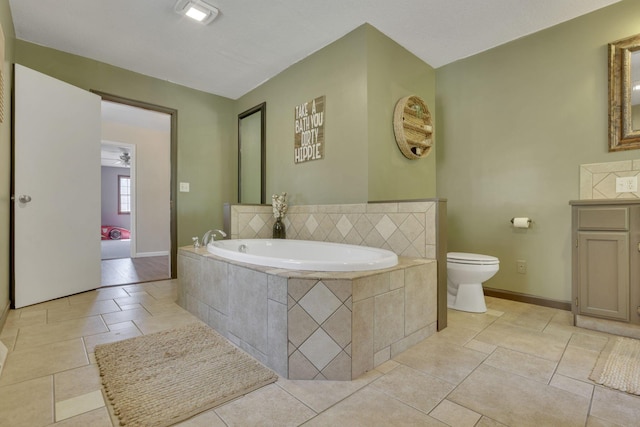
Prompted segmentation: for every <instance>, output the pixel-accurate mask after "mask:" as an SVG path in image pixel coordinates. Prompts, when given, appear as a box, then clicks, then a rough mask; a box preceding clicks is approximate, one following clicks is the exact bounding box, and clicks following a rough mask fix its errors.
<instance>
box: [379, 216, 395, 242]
mask: <svg viewBox="0 0 640 427" xmlns="http://www.w3.org/2000/svg"><path fill="white" fill-rule="evenodd" d="M397 229H398V227H397V226H396V225H395V224H394V223H393V221H391V218H389V217H388V216H387V215H385V216H383V217H382V219H381V220H380V221H378V223H377V224H376V230H378V233H380V235H381V236H382V238H383V239H384V240H387V239H388V238H389V237H391V235H392V234H393V233H394V232H395V231H396V230H397Z"/></svg>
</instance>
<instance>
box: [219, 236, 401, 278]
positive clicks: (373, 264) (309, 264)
mask: <svg viewBox="0 0 640 427" xmlns="http://www.w3.org/2000/svg"><path fill="white" fill-rule="evenodd" d="M230 242H233V243H230ZM255 243H258V244H260V245H267V244H280V243H285V244H292V245H296V244H298V245H303V246H310V245H318V246H319V247H323V248H325V249H327V248H330V247H333V246H336V249H337V248H341V249H343V250H351V251H356V252H358V253H360V254H364V253H366V254H369V255H374V256H375V258H374V259H371V260H345V259H334V260H331V261H329V260H314V259H308V258H304V259H293V258H290V257H286V258H278V257H274V256H265V255H255V254H251V253H243V252H238V251H237V250H235V249H228V248H225V247H222V246H225V245H226V246H235V247H239V246H240V245H247V246H249V245H254V244H255ZM207 251H208V252H209V253H211V254H213V255H216V256H219V257H221V258H225V259H229V260H232V261H238V262H243V263H247V264H255V265H260V266H263V267H273V268H283V269H287V270H301V271H339V272H347V271H374V270H382V269H385V268H391V267H395V266H396V265H398V256H397V255H396V254H395V253H394V252H391V251H389V250H387V249H380V248H373V247H369V246H358V245H350V244H346V243H332V242H318V241H312V240H294V239H286V240H282V239H230V240H219V241H216V242H213V243H210V244H208V245H207Z"/></svg>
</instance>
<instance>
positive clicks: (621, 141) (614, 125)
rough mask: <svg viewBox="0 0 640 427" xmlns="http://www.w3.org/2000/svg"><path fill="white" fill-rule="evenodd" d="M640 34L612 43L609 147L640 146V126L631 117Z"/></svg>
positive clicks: (610, 46)
mask: <svg viewBox="0 0 640 427" xmlns="http://www.w3.org/2000/svg"><path fill="white" fill-rule="evenodd" d="M638 50H640V34H637V35H635V36H631V37H627V38H625V39H622V40H618V41H615V42H613V43H609V151H623V150H636V149H639V148H640V130H634V129H633V126H632V120H631V89H632V88H631V53H632V52H635V51H638Z"/></svg>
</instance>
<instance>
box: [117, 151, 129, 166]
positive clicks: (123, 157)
mask: <svg viewBox="0 0 640 427" xmlns="http://www.w3.org/2000/svg"><path fill="white" fill-rule="evenodd" d="M118 164H121V165H123V166H126V167H129V166H131V155H130V154H129V153H128V152H126V151H125V152H124V153H122V154H120V160H119V161H118Z"/></svg>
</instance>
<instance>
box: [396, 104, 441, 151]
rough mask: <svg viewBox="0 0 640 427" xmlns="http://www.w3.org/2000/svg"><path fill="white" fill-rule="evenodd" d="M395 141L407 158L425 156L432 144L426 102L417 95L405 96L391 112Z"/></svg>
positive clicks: (429, 116) (430, 125)
mask: <svg viewBox="0 0 640 427" xmlns="http://www.w3.org/2000/svg"><path fill="white" fill-rule="evenodd" d="M393 132H394V133H395V135H396V143H397V144H398V148H400V151H402V154H404V156H405V157H406V158H407V159H411V160H417V159H421V158H423V157H427V156H428V155H429V153H430V152H431V147H432V145H433V138H432V134H433V125H432V124H431V113H430V112H429V108H427V104H425V102H424V101H423V100H422V99H421V98H420V97H418V96H414V95H412V96H406V97H404V98H401V99H400V100H399V101H398V103H397V104H396V108H395V111H394V112H393Z"/></svg>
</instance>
